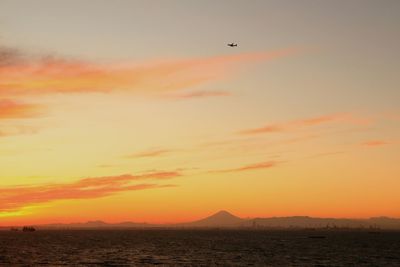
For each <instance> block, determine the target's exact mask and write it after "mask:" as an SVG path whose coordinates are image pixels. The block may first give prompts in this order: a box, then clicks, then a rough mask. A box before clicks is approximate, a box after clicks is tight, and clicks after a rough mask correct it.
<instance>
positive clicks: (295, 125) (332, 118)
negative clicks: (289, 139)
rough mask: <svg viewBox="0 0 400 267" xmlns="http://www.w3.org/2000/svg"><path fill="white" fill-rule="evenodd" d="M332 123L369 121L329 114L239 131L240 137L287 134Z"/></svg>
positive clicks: (349, 115) (344, 115) (343, 114)
mask: <svg viewBox="0 0 400 267" xmlns="http://www.w3.org/2000/svg"><path fill="white" fill-rule="evenodd" d="M332 122H348V123H353V124H368V123H370V120H368V119H360V118H356V117H354V116H352V115H351V114H348V113H339V114H331V115H325V116H318V117H312V118H306V119H300V120H294V121H289V122H284V123H276V124H269V125H266V126H263V127H259V128H253V129H247V130H243V131H240V132H239V134H242V135H254V134H265V133H275V132H287V131H294V130H297V129H301V128H307V127H313V126H318V125H322V124H328V123H332Z"/></svg>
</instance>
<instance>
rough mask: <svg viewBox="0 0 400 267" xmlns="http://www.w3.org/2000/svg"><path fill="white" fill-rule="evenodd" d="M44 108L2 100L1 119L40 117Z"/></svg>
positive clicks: (0, 105) (0, 100)
mask: <svg viewBox="0 0 400 267" xmlns="http://www.w3.org/2000/svg"><path fill="white" fill-rule="evenodd" d="M42 111H43V106H41V105H37V104H28V103H22V102H16V101H13V100H8V99H0V119H19V118H31V117H36V116H38V115H40V114H41V113H42Z"/></svg>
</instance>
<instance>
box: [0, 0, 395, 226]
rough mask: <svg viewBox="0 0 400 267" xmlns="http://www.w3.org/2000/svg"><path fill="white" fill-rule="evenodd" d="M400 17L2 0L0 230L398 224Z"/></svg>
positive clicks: (388, 10) (306, 9) (258, 4)
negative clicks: (269, 222) (289, 220)
mask: <svg viewBox="0 0 400 267" xmlns="http://www.w3.org/2000/svg"><path fill="white" fill-rule="evenodd" d="M399 12H400V2H399V1H396V0H393V1H391V0H384V1H368V0H365V1H364V0H357V1H356V0H350V1H317V0H313V1H311V0H303V1H294V0H293V1H289V0H285V1H264V0H263V1H261V0H260V1H259V0H253V1H237V0H229V1H228V0H221V1H211V0H204V1H192V0H190V1H173V0H171V1H161V0H158V1H157V0H154V1H144V0H143V1H128V0H116V1H105V0H85V1H82V0H79V1H78V0H68V1H67V0H60V1H52V0H38V1H23V0H1V1H0V225H12V224H14V225H26V224H39V223H53V222H64V223H68V222H84V221H88V220H103V221H106V222H120V221H135V222H150V223H174V222H184V221H190V220H194V219H198V218H201V217H204V216H207V215H210V214H212V213H214V212H216V211H218V210H222V209H223V210H228V211H230V212H232V213H234V214H235V215H238V216H240V217H244V218H248V217H272V216H293V215H308V216H315V217H349V218H368V217H374V216H390V217H400V210H399V207H400V194H398V188H400V180H399V177H400V165H399V164H398V162H399V158H400V152H399V151H400V106H399V103H400V88H399V85H400V76H399V75H398V74H399V71H400V53H398V47H400V28H399V27H398V26H399V25H400V17H399V16H398V14H399ZM231 42H234V43H237V44H238V46H237V47H229V46H227V43H231Z"/></svg>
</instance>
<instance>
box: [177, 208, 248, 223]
mask: <svg viewBox="0 0 400 267" xmlns="http://www.w3.org/2000/svg"><path fill="white" fill-rule="evenodd" d="M244 221H245V220H244V219H241V218H239V217H237V216H235V215H233V214H231V213H229V212H227V211H225V210H221V211H219V212H217V213H215V214H213V215H211V216H209V217H207V218H204V219H201V220H198V221H194V222H189V223H184V224H181V225H183V226H187V227H239V226H240V225H241V224H242V223H243V222H244Z"/></svg>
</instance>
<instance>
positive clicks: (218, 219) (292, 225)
mask: <svg viewBox="0 0 400 267" xmlns="http://www.w3.org/2000/svg"><path fill="white" fill-rule="evenodd" d="M32 227H35V229H38V230H44V229H48V230H67V229H68V230H84V229H204V228H207V229H209V228H218V229H219V228H222V229H257V230H273V229H277V230H279V229H292V230H296V229H324V230H338V231H339V230H341V231H344V230H365V231H370V232H375V231H381V230H400V218H389V217H373V218H369V219H347V218H316V217H308V216H290V217H269V218H251V219H245V218H240V217H237V216H235V215H233V214H231V213H229V212H227V211H219V212H217V213H215V214H213V215H211V216H209V217H206V218H204V219H201V220H197V221H192V222H187V223H176V224H150V223H136V222H122V223H106V222H103V221H89V222H85V223H67V224H64V223H53V224H39V225H33V226H32ZM17 228H21V227H17V226H13V225H10V226H2V227H0V230H10V229H14V230H15V229H17ZM21 229H22V228H21Z"/></svg>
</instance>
